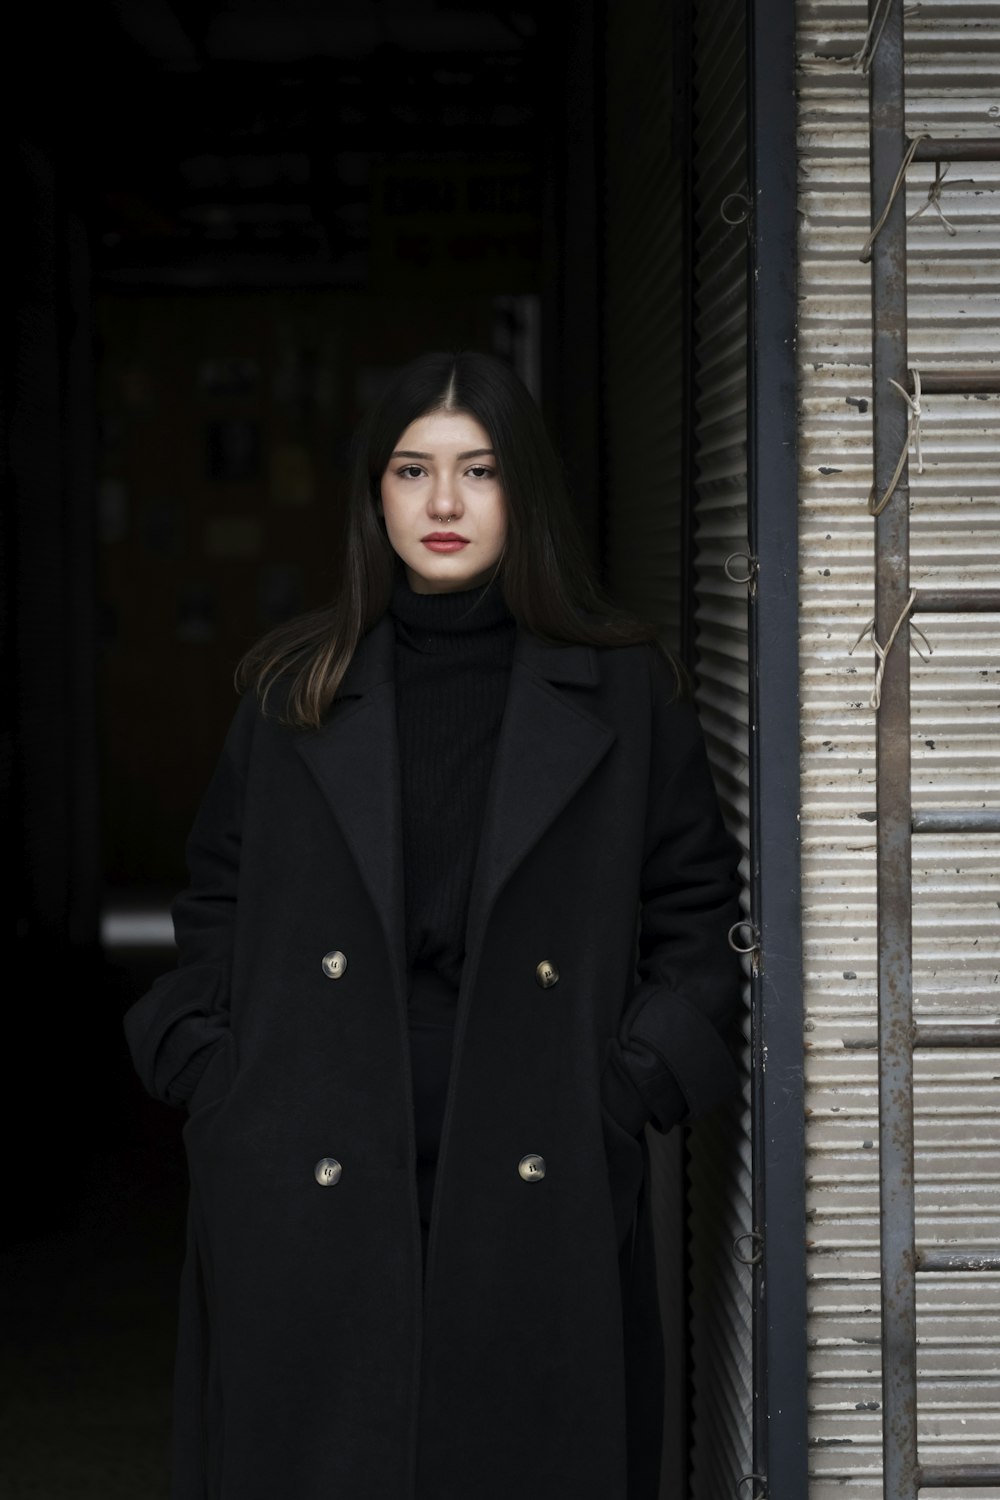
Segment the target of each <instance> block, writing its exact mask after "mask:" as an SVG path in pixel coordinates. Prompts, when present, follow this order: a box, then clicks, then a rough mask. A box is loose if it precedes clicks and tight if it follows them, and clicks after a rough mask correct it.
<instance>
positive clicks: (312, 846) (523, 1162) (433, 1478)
mask: <svg viewBox="0 0 1000 1500" xmlns="http://www.w3.org/2000/svg"><path fill="white" fill-rule="evenodd" d="M394 715H395V694H394V686H393V632H392V624H391V620H390V618H389V617H388V615H386V616H383V617H382V619H380V620H379V621H378V622H377V623H376V625H375V626H374V627H373V628H372V629H371V630H370V631H369V632H368V633H367V635H365V636H364V637H363V638H362V641H361V642H360V644H359V646H358V649H357V651H356V653H355V655H354V658H353V660H352V663H351V666H350V668H349V670H348V672H347V674H346V676H345V678H344V680H343V683H342V685H341V688H340V691H339V692H338V694H337V696H336V699H335V700H334V703H333V704H332V705H331V708H330V710H329V713H328V715H327V718H326V721H325V722H324V724H323V726H322V727H321V728H320V729H319V730H316V731H297V730H293V729H290V728H288V727H286V726H283V725H281V724H280V723H278V722H277V721H276V720H275V719H274V718H266V717H264V716H263V715H262V714H261V711H260V709H259V707H258V706H257V704H256V702H255V700H254V698H253V695H249V694H248V695H247V696H246V697H244V698H243V700H241V702H240V704H239V706H238V708H237V711H236V714H235V717H234V720H233V723H232V727H231V729H230V732H229V735H228V737H227V741H226V744H225V747H224V750H223V753H222V756H221V759H220V761H219V764H218V767H217V769H216V772H215V774H214V777H213V779H212V781H211V783H210V785H209V787H208V790H207V793H206V795H205V798H204V800H203V803H202V806H201V808H200V811H199V813H198V816H197V819H196V822H195V825H194V828H193V830H192V832H191V835H190V839H189V844H188V857H189V868H190V877H191V878H190V885H189V887H188V889H187V890H186V891H185V892H184V893H183V894H182V895H181V896H180V897H178V899H177V901H176V903H175V906H174V919H175V928H176V934H177V942H178V949H179V963H178V966H177V968H176V970H174V971H173V972H172V973H170V974H167V975H165V976H164V977H163V978H161V979H160V980H158V981H157V983H156V984H155V985H154V987H153V988H152V990H150V991H149V993H148V994H146V995H145V996H144V997H143V998H142V999H141V1000H139V1001H137V1002H136V1004H135V1005H134V1006H133V1007H132V1008H131V1010H130V1011H129V1012H128V1014H127V1016H126V1032H127V1037H128V1041H129V1045H130V1047H131V1050H132V1055H133V1058H134V1061H135V1064H136V1067H137V1068H138V1071H139V1073H140V1075H141V1077H142V1078H143V1080H144V1082H145V1084H146V1086H147V1088H148V1089H149V1090H150V1091H151V1092H152V1093H154V1094H156V1095H158V1096H159V1097H162V1098H167V1097H169V1096H170V1095H171V1085H172V1084H173V1082H174V1080H175V1078H176V1076H177V1075H178V1074H179V1073H180V1072H181V1071H182V1070H183V1069H184V1068H185V1066H186V1065H187V1064H189V1063H190V1061H191V1059H192V1058H193V1056H194V1055H195V1054H196V1053H197V1052H198V1050H199V1049H202V1048H208V1049H209V1050H208V1052H207V1054H203V1056H204V1055H207V1056H208V1057H209V1062H208V1066H207V1068H206V1069H205V1071H204V1072H203V1073H202V1074H201V1077H200V1079H199V1081H198V1083H197V1085H196V1088H195V1092H194V1095H193V1097H192V1099H191V1100H190V1105H189V1110H190V1112H189V1117H188V1119H187V1120H186V1122H185V1125H184V1139H185V1143H186V1149H187V1155H188V1161H189V1168H190V1178H191V1197H190V1216H189V1240H188V1254H187V1258H186V1263H185V1269H184V1273H183V1280H182V1288H181V1307H180V1327H179V1339H178V1349H177V1364H176V1377H175V1403H174V1439H173V1480H172V1492H171V1493H172V1497H173V1500H275V1497H278V1496H280V1497H281V1500H470V1497H473V1496H474V1497H475V1500H515V1497H516V1500H626V1497H628V1500H647V1497H651V1496H655V1493H656V1466H657V1462H658V1451H659V1432H658V1429H657V1424H658V1417H657V1412H658V1404H657V1403H658V1400H659V1399H660V1398H659V1394H658V1388H657V1378H656V1372H657V1358H656V1355H657V1340H658V1337H659V1333H658V1326H657V1316H656V1305H655V1295H654V1292H653V1287H654V1282H653V1277H652V1257H651V1253H650V1235H651V1230H650V1225H649V1220H648V1215H647V1214H646V1213H645V1212H644V1210H643V1204H644V1190H643V1184H644V1175H645V1171H646V1154H645V1150H644V1142H643V1130H642V1127H643V1125H644V1124H645V1123H646V1121H647V1120H652V1121H653V1123H654V1124H655V1125H657V1126H658V1127H659V1128H661V1129H668V1128H670V1126H671V1125H673V1124H675V1123H677V1122H678V1121H679V1120H681V1119H687V1118H693V1117H696V1116H698V1115H700V1114H702V1113H704V1112H705V1111H706V1110H708V1109H710V1108H712V1107H713V1106H714V1105H715V1104H716V1102H717V1101H718V1100H719V1099H720V1098H721V1097H722V1096H723V1095H725V1094H727V1093H729V1091H730V1090H731V1089H732V1088H733V1087H734V1085H735V1080H736V1071H735V1068H734V1064H733V1062H732V1059H731V1055H730V1049H729V1046H728V1045H727V1042H726V1039H725V1035H724V1032H725V1027H726V1023H727V1021H728V1020H729V1018H730V1017H731V1015H732V1013H733V1012H734V1009H735V1008H736V1006H737V1003H738V994H739V968H738V963H737V960H736V959H735V958H734V956H733V954H732V952H731V951H730V949H729V947H728V945H727V941H726V935H727V930H728V928H729V926H730V924H731V923H733V922H734V921H736V920H737V919H738V917H739V915H740V913H739V906H738V878H737V873H736V867H737V857H738V850H737V847H736V845H735V842H734V841H733V840H732V839H731V838H730V836H729V835H728V834H727V832H726V831H725V828H724V826H723V823H722V820H721V817H720V814H719V810H718V805H717V802H716V796H715V791H714V788H713V784H712V780H711V776H710V772H709V768H708V764H707V760H706V756H705V751H704V746H703V742H702V738H701V734H700V731H699V728H698V724H697V720H696V718H695V715H694V711H693V709H692V707H691V706H690V704H688V703H685V702H679V701H675V694H674V682H673V675H672V672H671V669H670V668H669V665H668V664H667V662H666V661H665V659H664V658H663V656H662V654H661V653H660V652H659V651H658V650H657V649H656V648H655V647H653V646H646V645H638V646H627V647H616V648H613V649H595V648H593V647H590V646H586V645H568V646H554V645H548V644H545V643H543V642H542V641H541V640H540V639H538V638H537V637H534V636H532V635H530V634H529V633H527V632H526V631H524V630H522V629H520V628H519V630H518V633H517V640H516V645H515V652H514V660H513V665H512V669H511V677H510V685H509V689H508V696H507V702H506V708H505V712H504V718H503V723H502V726H501V730H500V735H499V738H498V742H497V749H496V757H495V761H494V767H493V773H492V780H491V783H490V788H489V793H488V799H487V807H486V813H485V819H484V825H483V830H482V835H481V840H480V846H479V854H478V861H477V865H476V870H475V874H474V878H473V882H472V887H471V890H470V909H469V925H468V931H467V945H466V959H465V964H464V971H463V979H462V987H461V992H460V996H459V1012H458V1019H457V1026H456V1040H455V1052H454V1058H453V1065H452V1072H451V1079H450V1088H449V1097H448V1106H447V1113H446V1117H445V1124H444V1135H443V1139H442V1146H441V1154H440V1159H439V1167H438V1175H437V1185H436V1193H435V1199H434V1217H433V1223H432V1227H431V1235H430V1242H429V1247H428V1256H427V1267H426V1278H425V1279H424V1277H423V1275H422V1261H421V1240H420V1232H419V1224H418V1218H417V1203H416V1191H415V1174H414V1142H413V1120H412V1100H411V1090H410V1073H409V1053H408V1029H407V1015H406V996H407V975H406V971H405V956H404V920H403V917H404V907H403V902H404V892H403V866H402V849H401V831H400V808H399V773H398V750H397V741H396V730H395V716H394ZM332 955H337V956H336V957H333V956H332ZM324 960H325V962H324ZM660 1353H661V1354H662V1350H661V1351H660Z"/></svg>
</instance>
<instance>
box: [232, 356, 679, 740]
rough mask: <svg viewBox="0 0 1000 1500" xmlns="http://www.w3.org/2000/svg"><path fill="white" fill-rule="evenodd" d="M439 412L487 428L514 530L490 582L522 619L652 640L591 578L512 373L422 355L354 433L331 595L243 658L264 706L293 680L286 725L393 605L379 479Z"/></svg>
mask: <svg viewBox="0 0 1000 1500" xmlns="http://www.w3.org/2000/svg"><path fill="white" fill-rule="evenodd" d="M437 411H460V412H465V413H468V415H470V416H472V417H474V418H475V419H476V421H477V422H479V423H480V425H481V426H482V427H483V428H484V429H485V430H486V432H487V433H488V434H489V436H490V441H491V444H492V447H493V450H494V452H495V454H496V465H497V475H498V478H499V481H500V485H501V488H502V491H503V495H504V501H505V504H506V508H507V539H506V544H505V546H504V551H503V554H502V556H501V558H500V560H499V562H498V565H497V568H496V571H495V573H494V576H493V578H492V579H491V580H490V582H489V583H488V584H487V585H486V587H488V588H493V587H499V588H501V589H502V591H503V595H504V599H505V601H506V604H507V607H508V609H509V610H510V612H511V614H512V615H513V616H514V618H515V620H516V621H517V623H518V624H519V625H521V626H522V627H523V628H524V629H526V630H528V631H531V632H532V633H533V634H535V635H538V636H540V637H541V638H543V639H544V640H547V641H550V642H554V643H566V644H569V643H585V644H588V645H593V646H605V647H607V646H624V645H631V644H636V643H639V642H647V641H648V642H655V641H656V632H655V630H654V629H653V628H652V627H651V626H649V625H646V624H643V623H641V622H640V621H638V620H637V619H635V618H634V617H633V616H631V615H628V614H626V613H625V612H623V611H622V610H619V609H617V608H616V607H615V606H614V605H613V604H612V603H611V602H610V601H609V600H608V599H607V597H606V596H605V595H604V593H603V592H602V590H601V589H600V587H599V586H598V584H597V582H596V580H595V579H594V577H593V574H592V571H591V569H590V566H589V564H588V562H587V559H586V555H585V553H584V550H583V546H582V543H581V541H580V536H579V533H578V530H577V527H576V522H575V519H574V517H573V513H572V510H571V507H570V501H569V495H568V492H567V485H566V479H565V474H564V471H563V466H562V463H561V462H560V459H559V457H558V455H557V454H556V452H555V449H554V448H553V446H552V443H551V441H550V440H549V436H548V433H547V432H546V429H545V424H544V421H543V419H542V415H541V412H540V411H539V409H538V407H537V406H536V405H535V402H534V401H533V399H532V397H531V395H530V393H529V392H528V390H527V388H526V386H525V385H524V384H523V383H522V381H521V380H520V379H519V378H518V376H517V375H516V374H515V372H514V371H513V370H512V369H511V368H510V366H509V365H507V364H505V363H504V361H503V360H501V359H498V358H496V357H495V356H494V355H491V354H482V353H477V352H473V351H462V352H457V353H432V354H424V355H421V356H420V357H419V358H417V359H414V360H412V361H411V362H410V363H409V364H407V365H405V366H404V367H403V368H402V369H401V370H400V371H399V372H398V374H397V375H396V376H395V377H394V378H393V379H392V380H391V381H390V383H389V385H388V386H387V388H386V389H385V391H384V392H383V394H382V396H381V397H380V399H379V400H378V401H376V402H375V404H374V406H372V408H371V409H370V410H369V412H368V413H367V415H366V416H365V417H364V418H363V420H362V421H361V423H360V425H359V427H358V429H357V432H356V434H355V437H354V441H353V444H352V449H351V470H350V483H349V487H348V494H347V509H346V517H345V523H344V530H343V540H342V544H341V547H340V550H339V552H338V554H337V556H336V557H335V558H334V563H333V579H332V582H333V588H332V599H331V602H330V603H329V604H328V605H326V606H324V607H323V608H321V609H317V610H313V611H311V612H310V613H308V614H305V615H299V616H297V617H296V618H295V619H293V620H289V621H287V622H285V623H284V624H282V625H279V626H277V627H276V628H275V629H274V630H271V631H270V632H269V633H268V634H267V635H266V636H264V637H263V639H262V640H260V641H258V642H257V643H256V645H254V646H253V647H251V649H250V650H249V651H248V652H247V653H246V655H245V656H244V657H243V659H242V661H241V662H240V664H239V666H238V668H237V676H236V681H237V686H238V687H239V688H240V689H244V688H248V687H253V688H254V689H255V690H256V692H257V695H258V697H259V699H260V700H261V703H262V705H263V706H264V708H265V709H266V708H267V699H268V695H269V692H270V690H271V688H272V687H274V685H275V684H276V683H277V681H278V679H279V678H287V680H288V681H287V686H288V691H287V695H286V696H285V698H284V706H283V712H282V714H281V717H282V718H283V719H284V720H285V722H287V723H290V724H292V725H294V726H296V727H298V728H303V729H305V728H315V727H318V726H319V724H320V723H321V722H322V718H323V714H324V713H325V711H326V709H327V708H328V707H329V704H330V702H331V700H332V699H333V696H334V694H335V693H336V690H337V687H338V685H339V683H340V680H341V678H342V677H343V675H344V672H345V671H346V670H347V666H348V664H349V662H350V660H351V657H352V656H353V655H354V652H355V649H356V647H357V644H358V641H359V640H360V639H361V637H362V635H363V634H364V633H365V632H366V631H367V630H368V629H370V628H371V626H372V625H374V623H375V621H376V620H378V619H379V618H380V617H381V616H382V615H383V614H384V613H385V611H386V609H387V608H388V606H389V601H390V598H391V595H392V587H393V581H394V578H395V576H396V571H397V567H398V559H397V557H396V553H395V552H394V551H393V548H392V545H391V543H390V541H389V538H388V536H387V534H386V530H385V522H384V521H383V519H382V516H381V514H380V493H379V487H380V484H381V479H382V475H383V474H384V473H385V470H386V468H387V467H388V464H389V460H390V458H391V456H392V453H393V451H394V449H395V447H396V444H397V443H398V441H399V438H400V436H401V435H402V433H403V432H405V430H406V428H407V427H409V426H410V424H411V422H415V421H416V420H417V419H418V418H419V417H423V416H427V415H429V414H430V413H431V412H437Z"/></svg>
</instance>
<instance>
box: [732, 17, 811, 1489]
mask: <svg viewBox="0 0 1000 1500" xmlns="http://www.w3.org/2000/svg"><path fill="white" fill-rule="evenodd" d="M747 45H748V56H747V85H748V87H747V103H748V119H747V131H748V153H747V155H748V165H749V173H750V182H749V183H748V192H747V196H748V200H749V201H748V214H749V219H748V225H749V230H750V233H749V257H750V265H749V276H748V287H749V299H750V301H749V308H748V314H749V332H748V340H747V345H748V347H747V360H748V391H747V408H748V409H747V510H748V552H749V555H750V560H751V561H750V564H749V568H748V571H749V572H750V573H751V582H750V585H749V593H750V601H749V638H750V693H751V724H750V828H751V848H750V862H751V914H752V920H753V926H754V929H755V931H754V942H755V943H756V945H757V952H756V961H755V963H754V966H753V967H754V969H755V970H756V972H755V973H754V975H753V977H752V979H751V1007H752V1018H753V1023H752V1024H753V1074H754V1076H753V1093H752V1098H753V1140H754V1146H753V1193H754V1227H755V1231H756V1233H757V1235H758V1236H759V1238H758V1239H757V1240H756V1242H755V1251H756V1254H755V1259H756V1262H757V1263H756V1266H755V1273H754V1434H753V1454H754V1471H755V1474H756V1475H757V1476H758V1478H757V1480H756V1483H755V1484H753V1485H750V1484H749V1483H748V1484H746V1485H744V1486H743V1488H742V1490H741V1496H743V1497H745V1500H748V1497H749V1496H751V1495H753V1496H758V1495H759V1496H766V1495H770V1496H772V1497H775V1500H779V1497H782V1496H805V1495H806V1494H807V1491H808V1399H807V1366H806V1245H805V1239H806V1218H805V1213H806V1202H805V1183H806V1157H805V1078H804V1066H803V1063H804V1029H803V1022H804V1013H803V990H802V914H801V883H800V822H799V810H800V775H799V756H800V730H799V652H798V645H799V601H798V571H799V564H798V473H797V423H798V415H797V409H796V343H795V338H796V317H797V286H796V265H797V255H796V232H797V216H796V190H797V183H796V91H795V64H796V33H795V12H794V7H793V6H791V5H789V4H788V3H787V0H747Z"/></svg>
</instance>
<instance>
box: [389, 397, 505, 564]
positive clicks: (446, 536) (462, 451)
mask: <svg viewBox="0 0 1000 1500" xmlns="http://www.w3.org/2000/svg"><path fill="white" fill-rule="evenodd" d="M381 490H382V514H383V515H384V517H385V529H386V532H387V534H388V537H389V541H390V542H391V543H392V547H393V550H394V551H395V552H397V553H398V555H399V556H400V557H401V558H402V560H403V562H404V564H405V566H406V576H407V578H408V579H409V581H410V587H411V589H413V591H414V593H416V594H440V593H447V592H448V591H450V590H452V589H468V588H472V587H473V586H474V585H476V584H479V583H485V582H486V581H487V579H488V578H489V577H490V575H491V574H492V572H493V569H494V568H495V567H496V564H497V561H498V560H499V558H500V555H501V553H502V551H503V545H504V540H505V538H506V535H507V506H506V503H505V501H504V497H503V491H502V489H501V488H500V481H499V479H498V478H497V469H496V456H495V454H494V452H493V449H492V447H491V446H490V439H489V436H488V434H487V432H486V430H485V428H483V427H482V426H481V425H480V424H479V423H478V422H477V421H476V419H475V417H472V416H470V415H469V414H468V412H464V411H432V412H428V413H427V414H426V415H425V416H422V417H418V418H417V420H416V421H415V422H411V423H410V425H409V427H407V429H406V431H405V432H403V433H401V434H400V437H399V440H398V441H397V443H396V447H395V449H394V451H393V454H392V457H391V458H390V459H389V463H388V465H387V466H386V470H385V473H384V474H383V475H382V484H381Z"/></svg>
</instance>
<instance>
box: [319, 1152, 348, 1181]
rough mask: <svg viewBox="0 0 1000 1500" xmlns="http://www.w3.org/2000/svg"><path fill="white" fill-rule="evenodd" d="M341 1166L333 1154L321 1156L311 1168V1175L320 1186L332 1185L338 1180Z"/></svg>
mask: <svg viewBox="0 0 1000 1500" xmlns="http://www.w3.org/2000/svg"><path fill="white" fill-rule="evenodd" d="M342 1171H343V1168H342V1167H341V1165H340V1162H339V1161H338V1160H337V1158H336V1157H335V1156H323V1157H321V1158H320V1160H319V1161H318V1162H317V1163H316V1165H315V1167H314V1168H313V1175H314V1176H315V1178H316V1181H317V1182H318V1183H319V1185H320V1187H333V1185H334V1183H335V1182H339V1181H340V1174H341V1172H342Z"/></svg>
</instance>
